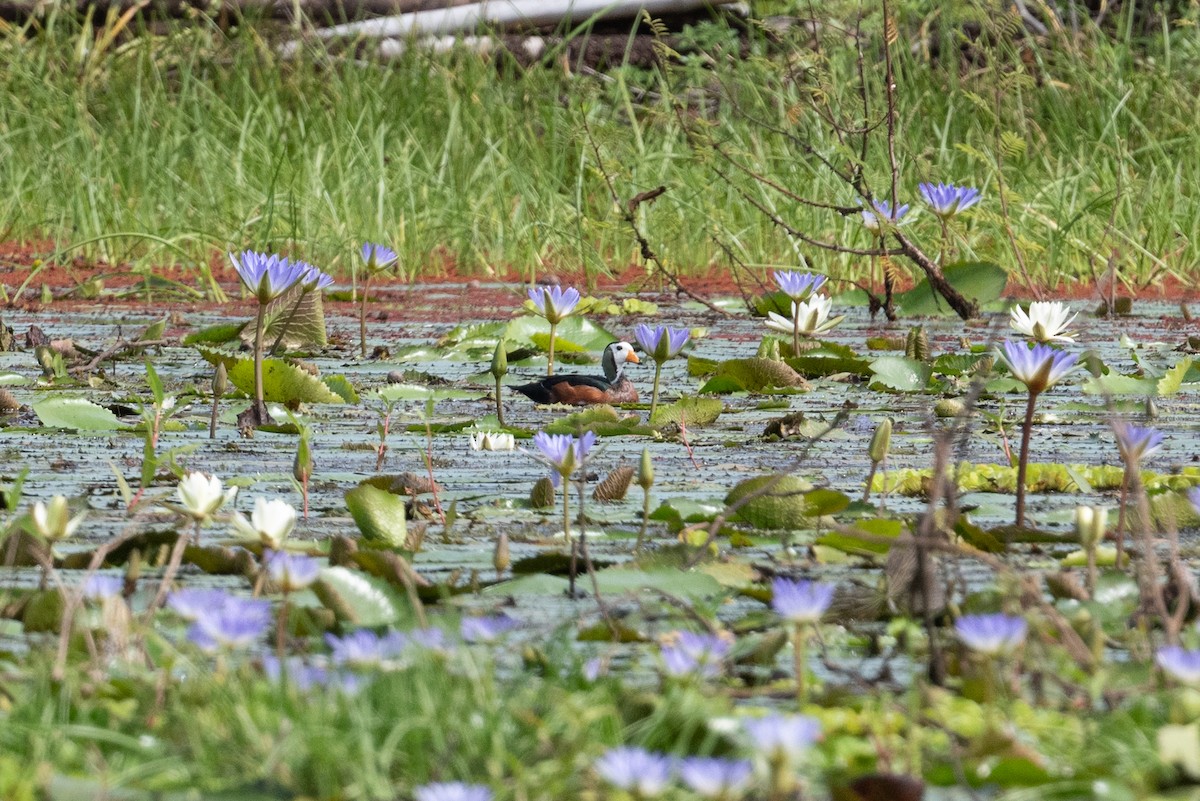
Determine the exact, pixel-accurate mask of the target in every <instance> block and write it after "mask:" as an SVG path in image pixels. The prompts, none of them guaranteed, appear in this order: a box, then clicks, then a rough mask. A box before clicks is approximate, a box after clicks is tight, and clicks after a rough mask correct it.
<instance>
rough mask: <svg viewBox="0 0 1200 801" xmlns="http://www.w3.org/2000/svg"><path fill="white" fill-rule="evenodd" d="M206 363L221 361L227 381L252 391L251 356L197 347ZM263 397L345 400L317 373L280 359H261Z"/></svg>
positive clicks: (288, 401)
mask: <svg viewBox="0 0 1200 801" xmlns="http://www.w3.org/2000/svg"><path fill="white" fill-rule="evenodd" d="M197 350H199V351H200V355H201V356H203V357H204V359H205V360H206V361H207V362H208V363H209V364H213V365H215V364H218V363H222V362H223V363H224V364H225V369H226V371H227V372H228V375H229V382H230V383H231V384H233V385H234V386H235V387H237V388H238V389H240V390H241V391H242V392H245V393H246V394H247V395H252V394H253V393H254V359H253V358H240V357H238V356H235V355H234V354H232V353H227V352H225V351H220V350H214V349H212V348H205V347H199V348H197ZM263 398H264V400H268V401H275V402H276V403H284V404H291V403H345V400H344V399H343V398H342V397H341V396H340V395H338V394H337V393H336V392H334V391H333V390H332V389H330V388H329V387H328V386H326V384H325V383H324V382H323V381H322V380H321V379H320V378H317V377H316V376H314V375H312V374H311V373H308V372H306V371H304V370H301V369H300V368H299V367H296V366H295V365H293V364H289V363H288V362H285V361H281V360H279V359H263Z"/></svg>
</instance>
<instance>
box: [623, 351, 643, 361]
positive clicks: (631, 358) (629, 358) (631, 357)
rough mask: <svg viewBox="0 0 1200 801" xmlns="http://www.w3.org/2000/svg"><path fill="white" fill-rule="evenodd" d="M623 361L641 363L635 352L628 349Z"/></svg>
mask: <svg viewBox="0 0 1200 801" xmlns="http://www.w3.org/2000/svg"><path fill="white" fill-rule="evenodd" d="M625 361H627V362H633V363H634V364H641V363H642V360H641V359H639V358H638V355H637V354H636V353H634V352H633V351H629V355H628V356H626V357H625Z"/></svg>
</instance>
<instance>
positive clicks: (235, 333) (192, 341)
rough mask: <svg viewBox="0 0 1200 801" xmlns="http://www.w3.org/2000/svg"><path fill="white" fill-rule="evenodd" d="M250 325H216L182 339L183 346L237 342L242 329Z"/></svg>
mask: <svg viewBox="0 0 1200 801" xmlns="http://www.w3.org/2000/svg"><path fill="white" fill-rule="evenodd" d="M248 325H250V323H248V322H247V323H217V324H216V325H210V326H208V327H207V328H201V329H200V330H199V331H193V332H192V333H190V334H188V335H187V336H185V337H184V338H183V344H185V345H224V344H226V343H229V342H233V341H235V340H237V338H238V337H239V336H240V335H241V333H242V329H243V328H245V327H246V326H248Z"/></svg>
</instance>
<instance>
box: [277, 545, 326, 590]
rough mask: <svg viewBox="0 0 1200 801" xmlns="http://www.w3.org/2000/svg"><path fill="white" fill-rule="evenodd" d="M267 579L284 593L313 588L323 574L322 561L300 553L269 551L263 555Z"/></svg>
mask: <svg viewBox="0 0 1200 801" xmlns="http://www.w3.org/2000/svg"><path fill="white" fill-rule="evenodd" d="M263 561H264V562H265V563H266V568H267V577H268V578H270V579H271V583H272V584H274V585H275V586H276V587H278V588H279V589H281V590H283V591H284V592H296V591H297V590H303V589H305V588H307V587H310V586H312V583H313V582H314V581H316V580H317V576H319V575H320V574H321V560H320V559H316V558H314V557H311V556H305V555H304V554H299V553H288V552H287V551H272V550H269V549H268V550H267V551H266V552H265V554H264V555H263Z"/></svg>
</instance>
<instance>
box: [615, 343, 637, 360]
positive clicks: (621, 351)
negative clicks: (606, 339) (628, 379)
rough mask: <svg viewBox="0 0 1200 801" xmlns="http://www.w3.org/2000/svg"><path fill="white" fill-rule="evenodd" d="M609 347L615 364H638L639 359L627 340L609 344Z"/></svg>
mask: <svg viewBox="0 0 1200 801" xmlns="http://www.w3.org/2000/svg"><path fill="white" fill-rule="evenodd" d="M611 349H612V354H613V360H614V361H616V363H617V364H624V363H625V362H633V363H634V364H638V363H640V361H641V360H640V359H639V358H638V356H637V354H636V353H634V352H633V345H630V344H629V343H628V342H617V343H616V344H614V345H612V346H611Z"/></svg>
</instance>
